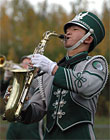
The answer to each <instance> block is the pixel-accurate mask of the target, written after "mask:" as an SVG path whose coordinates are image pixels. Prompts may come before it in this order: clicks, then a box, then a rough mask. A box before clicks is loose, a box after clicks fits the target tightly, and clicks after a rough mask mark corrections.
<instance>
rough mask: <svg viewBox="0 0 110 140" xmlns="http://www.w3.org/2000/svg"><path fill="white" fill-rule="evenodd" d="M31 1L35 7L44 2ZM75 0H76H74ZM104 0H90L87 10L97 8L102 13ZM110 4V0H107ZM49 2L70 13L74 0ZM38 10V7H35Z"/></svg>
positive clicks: (50, 0)
mask: <svg viewBox="0 0 110 140" xmlns="http://www.w3.org/2000/svg"><path fill="white" fill-rule="evenodd" d="M27 1H29V2H30V3H31V4H32V5H33V6H34V7H35V6H36V4H37V2H43V1H44V0H27ZM74 1H75V0H74ZM103 1H104V0H88V2H89V6H88V8H87V10H89V11H93V10H96V11H97V12H98V13H99V14H100V13H101V10H102V6H103ZM105 1H107V2H108V3H109V4H110V0H105ZM47 2H48V4H49V5H51V4H53V3H55V4H59V5H61V6H63V7H64V9H65V10H66V11H67V12H68V13H69V12H70V11H71V5H70V2H73V0H47ZM109 7H110V5H109ZM35 10H36V9H35Z"/></svg>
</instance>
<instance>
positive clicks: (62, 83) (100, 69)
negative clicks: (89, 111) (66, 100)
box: [54, 55, 108, 99]
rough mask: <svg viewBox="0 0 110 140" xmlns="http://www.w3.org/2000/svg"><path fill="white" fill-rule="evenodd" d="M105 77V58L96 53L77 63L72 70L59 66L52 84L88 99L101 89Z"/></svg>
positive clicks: (106, 72)
mask: <svg viewBox="0 0 110 140" xmlns="http://www.w3.org/2000/svg"><path fill="white" fill-rule="evenodd" d="M107 77H108V65H107V62H106V59H105V58H104V57H103V56H100V55H98V56H94V57H92V58H91V59H89V60H88V61H82V62H80V63H78V64H77V65H76V66H75V67H74V69H73V70H72V69H67V68H63V67H59V69H58V70H57V72H56V74H55V77H54V85H56V86H58V87H60V88H64V89H66V90H70V91H72V92H74V93H76V94H79V95H81V96H82V97H84V98H87V99H89V98H92V97H93V96H95V95H96V94H98V93H100V92H101V91H102V89H103V88H104V86H105V83H106V81H107Z"/></svg>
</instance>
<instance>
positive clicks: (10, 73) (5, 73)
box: [4, 70, 13, 81]
mask: <svg viewBox="0 0 110 140" xmlns="http://www.w3.org/2000/svg"><path fill="white" fill-rule="evenodd" d="M12 76H13V73H12V72H11V71H9V70H5V72H4V81H8V80H9V79H11V78H12Z"/></svg>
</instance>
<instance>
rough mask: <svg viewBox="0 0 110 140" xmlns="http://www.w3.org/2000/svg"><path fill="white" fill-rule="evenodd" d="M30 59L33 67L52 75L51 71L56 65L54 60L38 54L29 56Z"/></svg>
mask: <svg viewBox="0 0 110 140" xmlns="http://www.w3.org/2000/svg"><path fill="white" fill-rule="evenodd" d="M31 61H32V64H33V66H34V67H37V68H40V69H41V70H42V71H44V72H46V73H48V74H49V75H52V71H53V69H54V67H55V66H56V65H57V63H56V62H53V61H51V60H50V59H48V58H47V57H46V56H44V55H40V54H34V56H32V57H31Z"/></svg>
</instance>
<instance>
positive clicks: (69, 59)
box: [58, 51, 88, 66]
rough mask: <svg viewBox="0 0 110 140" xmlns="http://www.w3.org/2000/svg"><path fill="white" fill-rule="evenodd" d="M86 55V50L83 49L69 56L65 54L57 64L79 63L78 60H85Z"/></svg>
mask: <svg viewBox="0 0 110 140" xmlns="http://www.w3.org/2000/svg"><path fill="white" fill-rule="evenodd" d="M87 55H88V52H87V51H84V52H81V53H78V54H76V55H74V56H71V57H69V56H65V57H64V58H63V59H62V60H61V61H59V63H58V65H60V66H69V65H75V64H76V63H79V62H80V61H83V60H85V59H86V57H87Z"/></svg>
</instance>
